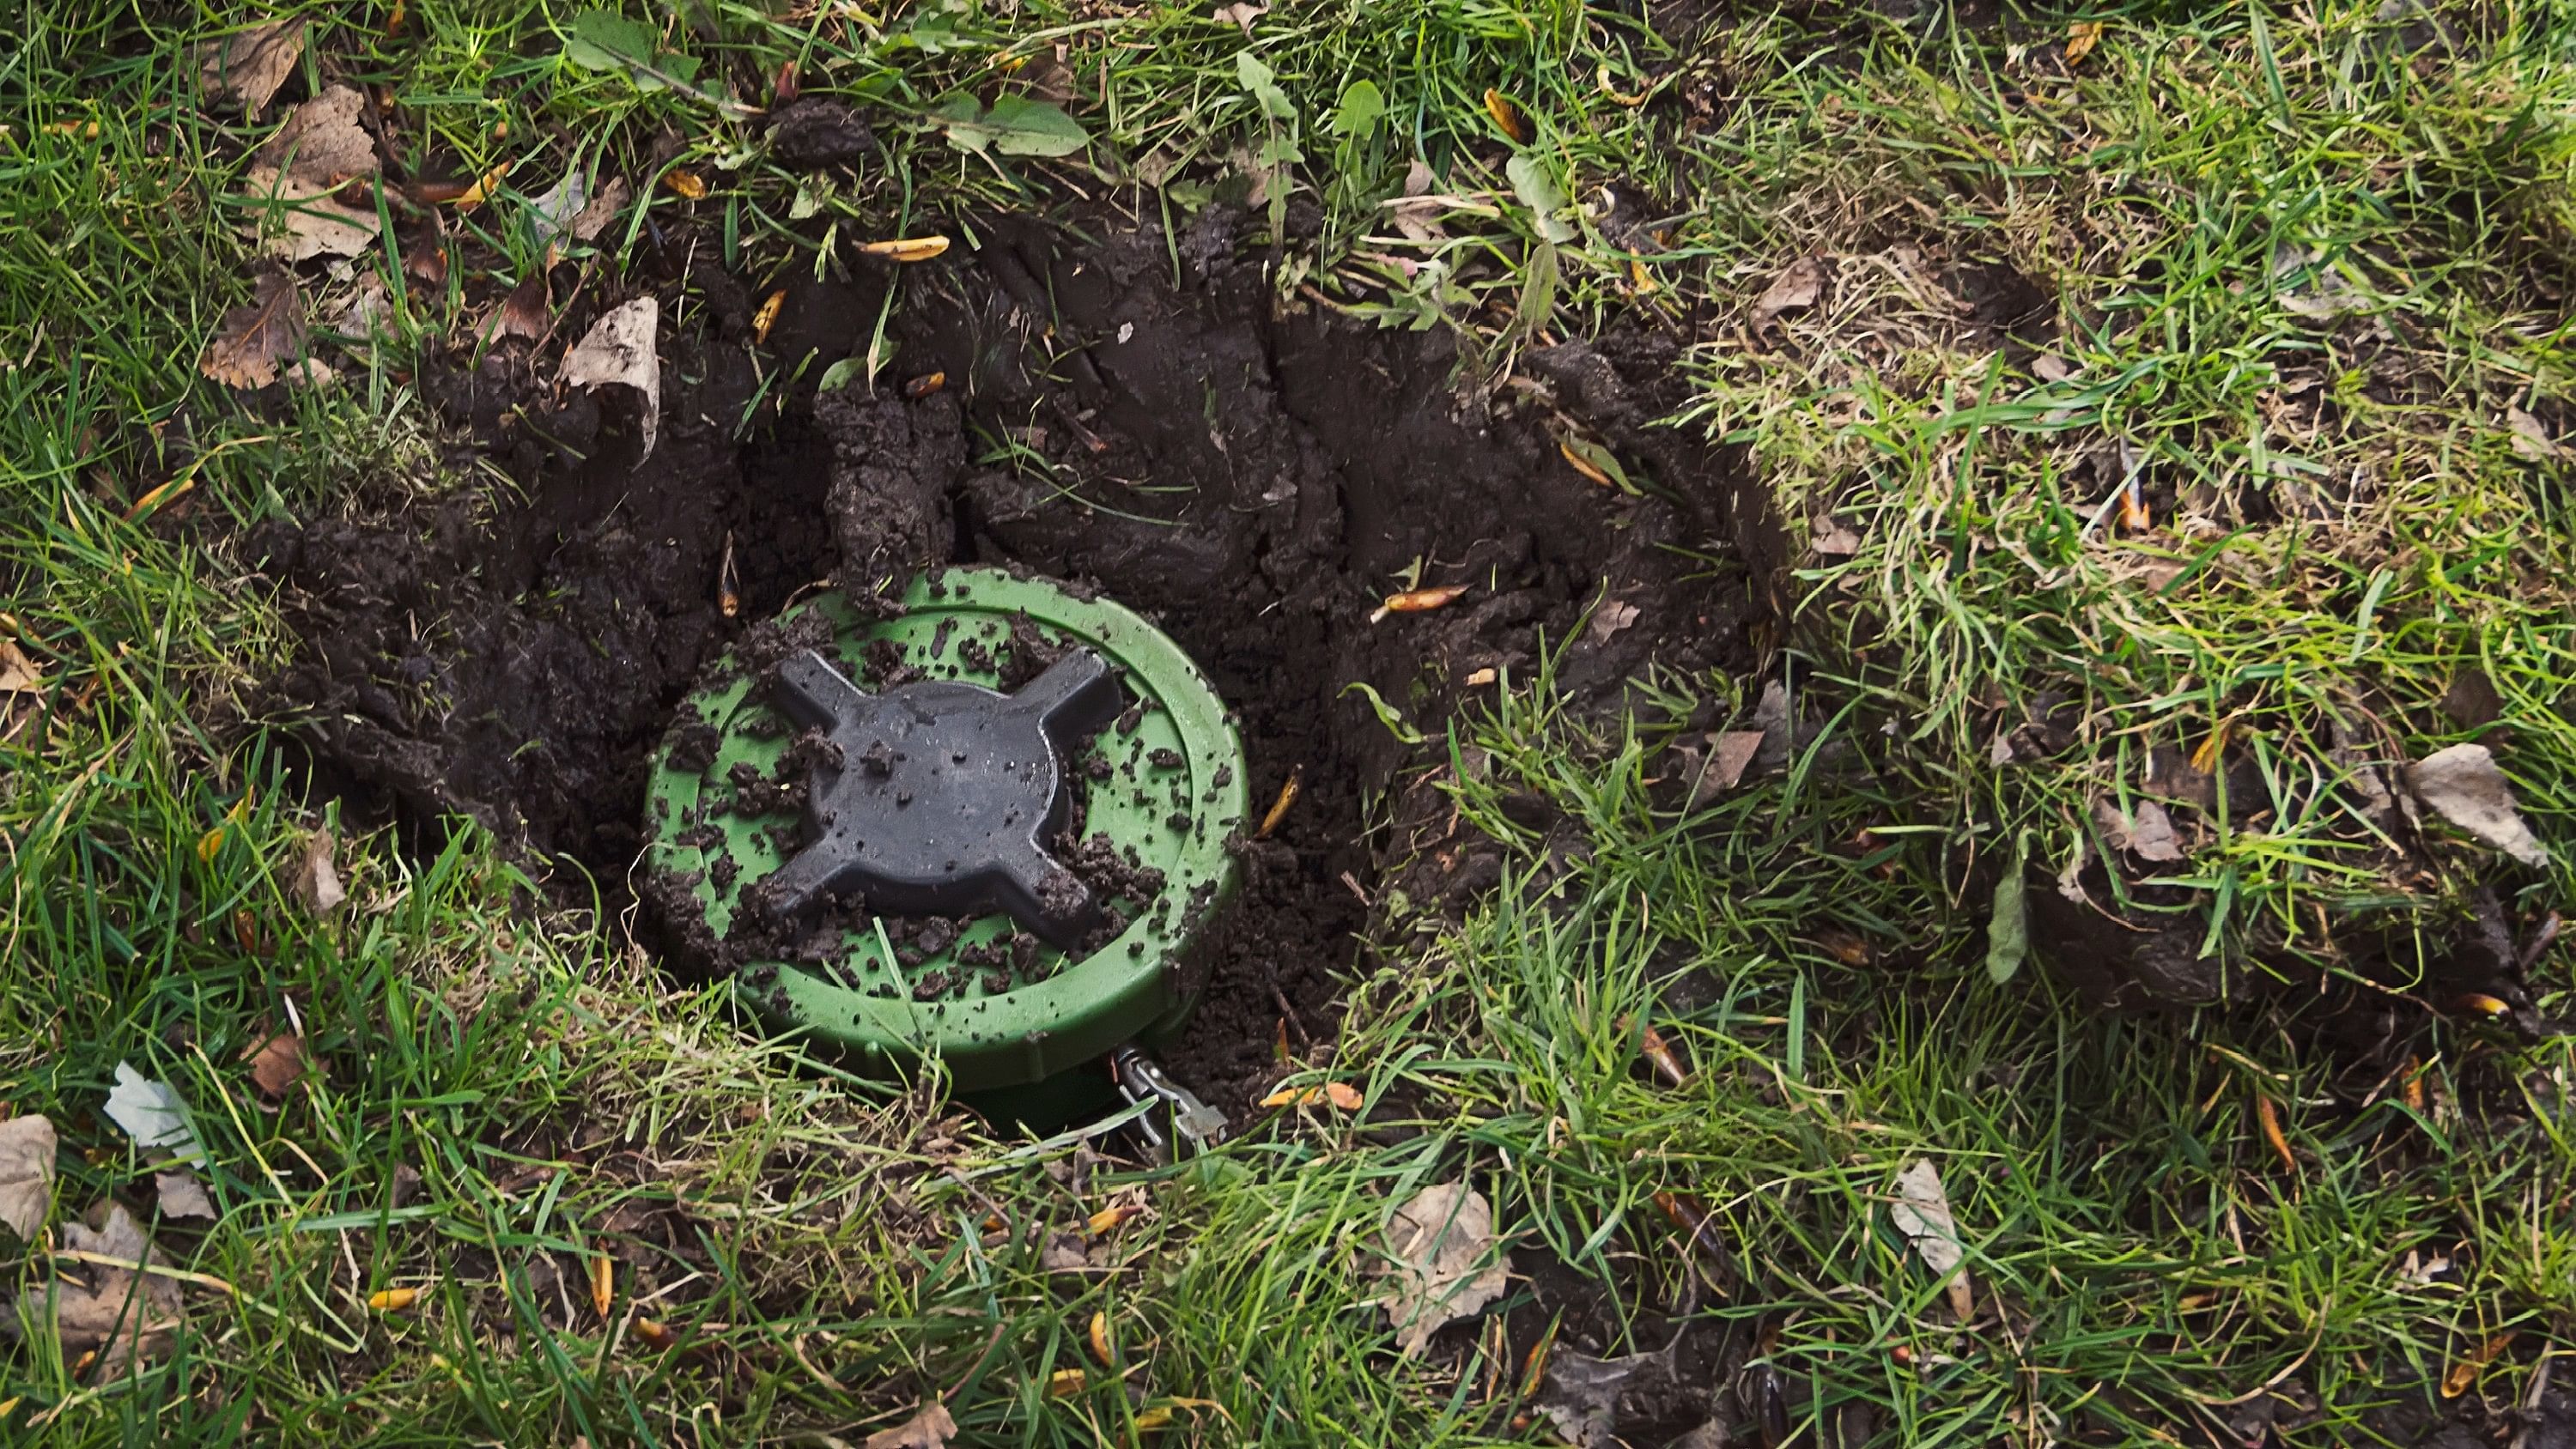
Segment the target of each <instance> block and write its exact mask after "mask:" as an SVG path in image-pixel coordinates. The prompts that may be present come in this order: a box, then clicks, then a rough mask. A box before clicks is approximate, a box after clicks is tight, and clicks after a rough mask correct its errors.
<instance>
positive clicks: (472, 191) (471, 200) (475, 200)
mask: <svg viewBox="0 0 2576 1449" xmlns="http://www.w3.org/2000/svg"><path fill="white" fill-rule="evenodd" d="M509 174H510V163H509V162H507V161H504V162H502V163H501V164H500V165H498V166H495V167H493V168H492V169H491V170H489V171H486V172H484V173H483V174H482V175H480V176H478V177H475V178H474V184H473V185H471V186H468V187H466V188H465V189H464V190H463V191H460V192H458V193H456V209H457V210H458V211H472V210H473V209H474V208H476V207H478V206H481V205H482V204H483V203H484V202H487V201H489V200H491V199H492V197H493V195H494V194H495V193H496V192H498V191H499V190H500V189H501V183H502V181H503V180H505V179H506V178H507V177H508V176H509Z"/></svg>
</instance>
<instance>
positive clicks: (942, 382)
mask: <svg viewBox="0 0 2576 1449" xmlns="http://www.w3.org/2000/svg"><path fill="white" fill-rule="evenodd" d="M947 385H948V374H947V373H945V372H925V373H923V374H922V375H921V376H919V377H916V378H914V379H912V380H911V381H910V382H907V383H905V384H904V385H903V395H904V396H905V397H906V398H908V399H910V400H911V401H913V402H919V401H921V400H922V399H923V398H926V397H928V396H930V395H931V394H932V393H935V392H937V391H939V390H940V389H941V388H943V387H946V386H947Z"/></svg>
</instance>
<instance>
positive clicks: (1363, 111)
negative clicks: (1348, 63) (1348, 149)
mask: <svg viewBox="0 0 2576 1449" xmlns="http://www.w3.org/2000/svg"><path fill="white" fill-rule="evenodd" d="M1385 116H1386V96H1385V94H1384V93H1382V92H1381V91H1379V90H1378V88H1377V83H1376V82H1375V81H1365V80H1355V81H1353V82H1351V83H1350V84H1349V85H1346V86H1344V87H1342V99H1341V103H1340V104H1339V105H1337V106H1335V107H1334V108H1333V120H1332V129H1333V134H1334V135H1336V136H1345V137H1348V138H1349V139H1351V140H1354V141H1365V140H1367V139H1369V138H1370V137H1371V136H1374V135H1376V134H1377V123H1378V122H1379V121H1380V120H1382V119H1384V118H1385Z"/></svg>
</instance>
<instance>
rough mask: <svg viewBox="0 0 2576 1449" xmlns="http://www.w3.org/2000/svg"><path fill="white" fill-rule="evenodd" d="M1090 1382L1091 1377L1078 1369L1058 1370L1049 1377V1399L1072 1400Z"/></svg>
mask: <svg viewBox="0 0 2576 1449" xmlns="http://www.w3.org/2000/svg"><path fill="white" fill-rule="evenodd" d="M1090 1381H1091V1376H1090V1375H1089V1374H1086V1373H1084V1372H1083V1371H1082V1370H1080V1369H1078V1368H1068V1369H1057V1370H1056V1371H1055V1372H1054V1373H1051V1374H1048V1375H1047V1386H1046V1391H1047V1397H1048V1398H1050V1399H1063V1398H1070V1397H1072V1396H1073V1395H1075V1394H1078V1393H1081V1392H1082V1386H1083V1385H1084V1384H1086V1383H1089V1382H1090Z"/></svg>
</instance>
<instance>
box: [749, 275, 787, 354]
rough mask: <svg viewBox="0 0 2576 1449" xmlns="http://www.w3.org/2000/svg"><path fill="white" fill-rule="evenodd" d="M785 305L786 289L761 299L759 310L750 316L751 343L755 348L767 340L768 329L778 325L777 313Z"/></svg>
mask: <svg viewBox="0 0 2576 1449" xmlns="http://www.w3.org/2000/svg"><path fill="white" fill-rule="evenodd" d="M786 305H787V289H786V288H784V287H781V288H779V289H778V290H777V291H775V292H772V293H770V294H769V295H768V296H767V297H766V298H764V299H762V301H761V304H760V310H759V311H757V312H754V313H752V314H751V342H752V345H753V346H755V347H757V346H759V345H761V344H762V343H765V342H767V341H768V340H769V329H770V328H772V327H775V326H777V325H778V313H779V311H780V309H781V308H783V307H785V306H786Z"/></svg>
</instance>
